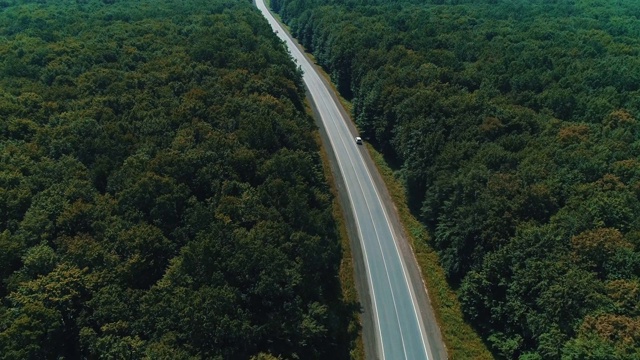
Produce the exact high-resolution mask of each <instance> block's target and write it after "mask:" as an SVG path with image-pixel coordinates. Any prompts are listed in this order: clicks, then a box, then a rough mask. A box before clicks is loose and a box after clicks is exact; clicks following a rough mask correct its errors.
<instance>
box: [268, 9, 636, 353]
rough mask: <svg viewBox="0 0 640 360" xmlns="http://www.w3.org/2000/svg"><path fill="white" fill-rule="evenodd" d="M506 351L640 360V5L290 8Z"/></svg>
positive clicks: (483, 327) (470, 303) (473, 318)
mask: <svg viewBox="0 0 640 360" xmlns="http://www.w3.org/2000/svg"><path fill="white" fill-rule="evenodd" d="M271 4H272V7H273V9H274V10H275V11H277V12H278V13H279V14H280V15H281V16H282V18H283V20H284V21H285V22H286V23H288V24H289V25H290V27H291V29H292V32H293V34H294V35H295V36H296V37H298V39H300V41H301V42H302V44H303V45H304V46H305V47H306V48H307V49H308V50H309V51H311V52H313V54H314V55H315V57H316V59H317V61H318V63H319V64H320V65H322V66H323V67H325V68H326V69H327V71H328V72H329V73H330V75H331V76H332V79H333V80H334V82H335V83H336V84H337V86H338V88H339V90H340V92H341V93H342V94H343V96H345V97H346V98H348V99H350V100H352V103H353V116H354V118H355V121H356V123H357V125H358V126H359V128H360V130H361V131H362V133H363V136H364V137H365V138H366V139H368V140H369V141H370V142H371V144H372V145H373V146H374V147H376V148H377V149H378V150H379V151H381V152H382V153H383V154H384V156H385V157H386V158H387V160H388V162H389V163H390V164H392V166H394V167H395V168H396V172H397V175H398V176H399V177H400V178H401V179H403V181H404V182H405V185H406V189H407V192H408V198H409V199H410V200H409V201H410V206H411V208H412V211H413V212H414V213H415V214H417V215H418V216H419V217H420V219H421V220H422V221H423V222H424V224H426V225H427V226H428V228H429V229H430V232H431V235H432V240H431V245H432V246H433V247H434V248H435V249H436V250H437V251H438V253H439V255H440V258H441V262H442V266H443V268H444V269H445V271H446V273H447V275H448V278H449V281H450V283H451V284H452V286H453V287H454V288H455V289H456V290H457V292H458V296H459V299H460V301H461V303H462V305H463V307H464V309H463V311H464V313H465V315H466V317H467V319H468V321H470V322H471V323H472V324H473V325H474V326H475V327H476V328H477V329H478V331H479V332H480V333H481V334H482V336H483V337H484V339H485V340H486V342H487V344H488V345H489V346H490V348H491V349H492V351H493V352H494V354H495V355H496V356H497V357H499V358H505V359H526V360H535V359H640V252H639V251H640V221H639V219H640V202H639V200H640V199H639V197H640V158H639V156H640V140H639V136H640V124H639V123H638V116H640V2H638V1H636V0H618V1H602V0H555V1H550V0H420V1H418V0H415V1H411V0H395V1H382V0H379V1H376V0H357V1H355V0H272V1H271Z"/></svg>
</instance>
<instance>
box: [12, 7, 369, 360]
mask: <svg viewBox="0 0 640 360" xmlns="http://www.w3.org/2000/svg"><path fill="white" fill-rule="evenodd" d="M315 131H316V130H315V125H314V123H313V120H312V119H311V118H310V117H309V116H308V115H307V113H306V110H305V104H304V89H303V87H302V80H301V73H300V71H299V69H298V68H296V66H295V64H294V63H293V62H292V61H291V60H290V57H289V54H288V53H287V51H286V49H285V47H284V45H283V44H282V43H281V41H280V40H279V39H278V38H277V37H276V36H275V35H274V34H273V33H272V31H271V28H270V27H269V25H268V24H267V22H266V20H264V19H263V18H262V16H261V15H260V13H259V12H258V11H257V10H256V9H255V8H254V7H253V6H252V4H251V2H249V1H237V0H207V1H204V0H185V1H170V0H77V1H71V0H46V1H45V0H38V1H29V0H2V1H0V359H20V360H24V359H80V358H83V359H98V358H99V359H142V358H146V359H248V358H256V359H269V358H288V359H296V358H301V359H314V358H328V356H329V355H331V357H333V358H348V357H349V353H348V352H349V348H350V342H351V341H353V331H354V329H348V322H347V321H346V319H348V318H349V317H350V314H352V313H353V312H354V311H357V304H348V303H345V301H343V299H342V296H341V292H340V284H339V282H338V267H339V264H340V260H341V248H340V242H339V240H338V235H337V229H336V224H335V222H334V219H333V217H332V201H333V196H332V195H331V192H330V189H329V185H328V184H327V182H326V180H325V176H324V173H323V167H322V162H321V158H320V153H319V147H318V143H317V142H316V139H315V137H314V133H315ZM356 331H357V330H356Z"/></svg>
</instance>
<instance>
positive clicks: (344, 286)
mask: <svg viewBox="0 0 640 360" xmlns="http://www.w3.org/2000/svg"><path fill="white" fill-rule="evenodd" d="M308 112H309V113H310V114H311V113H312V111H311V109H308ZM314 137H315V140H316V143H317V144H318V146H319V148H320V157H321V158H322V168H323V171H324V177H325V179H326V181H327V183H328V184H329V187H330V189H331V194H332V195H333V203H332V208H333V218H334V219H335V221H336V226H337V229H338V237H339V238H340V247H341V248H342V260H341V261H340V269H339V273H338V277H339V279H340V290H341V293H342V300H343V302H344V303H345V304H357V303H358V302H359V299H358V291H357V289H356V283H355V279H356V278H355V272H354V263H353V255H352V254H351V244H350V242H349V235H348V234H347V226H346V223H345V217H344V213H343V212H342V206H340V200H339V197H338V189H337V188H336V183H335V179H334V175H333V172H332V171H331V164H330V160H329V156H328V154H327V152H326V150H325V148H324V147H322V140H321V138H320V132H319V130H317V131H315V132H314ZM345 316H348V317H349V319H347V320H346V321H348V329H347V335H348V337H349V339H348V340H347V341H349V342H350V343H349V355H350V357H351V359H354V360H363V359H364V358H365V352H364V342H363V339H362V321H361V319H360V314H359V313H357V312H355V313H354V312H351V311H349V310H348V309H347V311H346V313H345Z"/></svg>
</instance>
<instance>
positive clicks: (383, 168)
mask: <svg viewBox="0 0 640 360" xmlns="http://www.w3.org/2000/svg"><path fill="white" fill-rule="evenodd" d="M367 149H368V150H369V153H370V154H371V157H372V158H373V161H374V162H375V164H376V167H377V168H378V171H380V174H381V175H382V178H383V180H384V182H385V184H386V185H387V189H388V190H389V194H390V195H391V197H392V199H393V202H394V203H395V205H396V207H397V209H398V215H399V216H400V221H401V222H402V224H403V226H404V228H405V230H406V233H407V236H408V237H409V242H410V243H411V247H412V248H413V251H414V254H415V255H416V258H417V259H418V265H419V266H420V270H421V271H422V277H423V279H424V281H425V283H426V285H427V289H428V291H429V298H430V299H431V303H432V304H433V308H434V311H435V315H436V319H437V321H438V324H439V325H440V330H441V331H442V337H443V339H444V342H445V344H446V346H447V351H448V353H449V358H450V359H456V360H458V359H474V360H476V359H478V360H479V359H493V356H492V354H491V353H490V352H489V350H488V349H487V347H486V346H485V344H484V343H483V342H482V339H481V338H480V336H478V334H477V333H476V332H475V331H474V330H473V329H472V328H471V326H470V325H469V324H467V323H466V322H465V321H464V319H463V316H462V310H461V308H460V303H459V302H458V298H457V296H456V294H455V292H454V291H453V290H452V289H451V288H450V287H449V284H448V283H447V280H446V277H445V274H444V270H442V267H440V265H439V264H440V260H439V259H438V255H437V254H436V252H435V251H434V250H433V248H431V247H430V246H429V240H430V239H429V234H428V232H427V230H426V229H425V227H424V226H423V225H422V224H421V223H420V222H419V221H418V220H417V219H416V218H415V217H414V216H413V214H411V212H410V211H409V207H408V206H407V198H406V195H405V189H404V186H403V185H402V183H401V181H399V180H398V179H397V178H396V177H395V176H394V174H393V170H391V168H389V166H388V165H387V163H386V162H385V161H384V158H383V156H382V154H380V153H379V152H377V151H376V150H375V149H374V148H373V147H372V146H371V145H370V144H367Z"/></svg>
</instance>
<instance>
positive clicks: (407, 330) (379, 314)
mask: <svg viewBox="0 0 640 360" xmlns="http://www.w3.org/2000/svg"><path fill="white" fill-rule="evenodd" d="M255 2H256V5H257V7H258V9H259V10H260V11H262V13H263V15H264V16H265V18H267V20H268V21H269V23H270V24H271V26H272V28H273V29H274V31H277V34H278V36H279V37H280V38H281V39H282V40H283V41H284V42H285V43H286V45H287V46H288V48H289V51H290V52H291V55H292V56H293V58H294V59H295V60H296V62H297V63H298V65H300V66H301V68H302V70H303V71H304V77H303V79H304V83H305V85H306V87H307V90H308V92H309V94H310V96H311V100H312V101H313V102H314V104H315V108H316V111H317V113H318V114H319V115H320V117H321V120H322V124H323V125H324V127H325V129H326V133H327V135H328V138H329V140H330V142H331V146H332V148H333V152H334V154H335V157H336V160H337V162H338V167H339V169H340V172H341V174H342V176H343V178H344V184H345V187H346V190H347V192H348V197H349V200H350V203H351V207H352V209H351V210H352V212H353V218H354V220H355V223H356V224H355V225H356V228H357V233H358V237H359V239H360V244H361V247H362V254H363V257H364V264H365V269H366V274H367V275H366V276H367V282H368V289H369V292H370V295H371V309H366V310H370V311H371V312H372V313H373V314H372V315H373V322H374V328H375V329H374V332H375V334H376V345H375V346H376V349H377V351H376V352H377V354H376V355H377V357H379V358H382V359H389V360H395V359H411V360H414V359H415V360H417V359H435V358H434V355H433V354H434V353H436V354H439V353H440V352H439V351H433V350H432V349H431V345H430V343H429V339H428V337H427V335H426V334H427V332H426V331H425V324H424V315H423V314H422V313H421V311H422V310H421V308H423V307H421V306H420V305H419V304H418V299H423V298H424V296H421V297H420V296H416V291H422V292H424V288H423V284H422V283H416V281H415V278H414V279H413V281H412V277H411V276H409V275H408V268H407V265H406V264H405V260H404V259H403V257H402V255H401V254H402V252H401V251H400V249H399V248H398V239H397V236H398V235H397V234H400V233H401V232H402V231H399V230H398V229H394V228H393V226H394V225H393V222H392V221H390V219H389V214H388V211H389V210H387V209H386V208H385V206H384V204H383V201H382V198H381V196H380V191H379V189H377V187H376V183H375V182H374V180H373V177H372V175H371V172H370V169H369V168H368V167H367V164H366V163H365V160H364V158H363V153H362V152H363V151H366V150H365V149H364V148H363V147H362V145H357V144H356V143H355V140H354V137H355V136H356V135H357V134H353V133H352V132H351V131H350V128H349V126H347V121H349V120H348V119H345V118H344V116H343V114H342V112H341V111H340V107H341V105H340V104H338V103H336V101H335V100H334V97H332V96H331V91H332V90H331V89H329V88H327V86H326V84H325V83H324V82H323V81H322V79H321V77H320V76H319V75H318V73H317V72H316V70H315V68H314V67H313V66H312V64H311V63H310V61H309V60H308V58H307V57H306V56H305V55H304V54H303V53H302V52H301V51H300V50H299V48H298V47H297V46H296V45H295V43H294V42H293V40H292V39H291V38H290V37H289V36H288V35H287V33H286V32H285V31H284V29H283V28H282V27H281V26H280V24H279V23H278V22H277V21H276V20H275V19H274V18H273V16H272V15H271V14H270V13H269V11H268V10H267V8H266V6H265V4H264V0H255ZM416 289H417V290H416ZM423 301H424V300H423ZM432 327H433V325H432Z"/></svg>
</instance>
